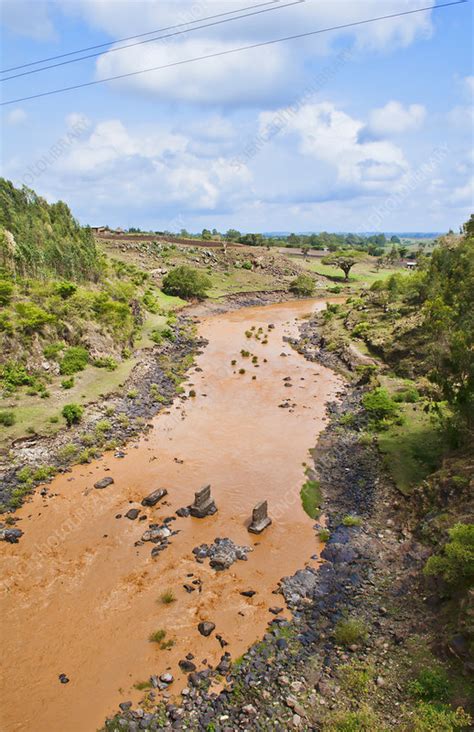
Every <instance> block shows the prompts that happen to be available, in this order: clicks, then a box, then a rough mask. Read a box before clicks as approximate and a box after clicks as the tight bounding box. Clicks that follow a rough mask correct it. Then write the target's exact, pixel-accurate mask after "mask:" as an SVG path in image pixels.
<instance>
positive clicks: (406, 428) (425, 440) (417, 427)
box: [378, 404, 442, 495]
mask: <svg viewBox="0 0 474 732" xmlns="http://www.w3.org/2000/svg"><path fill="white" fill-rule="evenodd" d="M400 406H401V414H402V417H403V424H402V425H396V424H394V425H392V426H391V427H389V428H388V429H387V430H385V431H384V432H380V433H379V435H378V444H379V448H380V451H381V452H382V454H383V456H384V461H385V463H386V465H387V468H388V470H389V471H390V472H391V474H392V477H393V479H394V481H395V483H396V485H397V488H398V489H399V491H401V493H403V494H404V495H409V494H410V493H411V492H412V490H413V488H414V487H415V486H416V485H418V484H419V483H420V482H421V481H422V480H423V479H424V478H426V477H427V476H428V475H429V474H430V473H432V472H433V471H434V470H436V468H437V467H438V465H439V464H440V461H441V456H442V439H441V435H440V432H439V430H438V429H437V427H436V425H435V424H434V423H433V421H432V419H431V418H430V416H429V415H427V414H425V412H424V411H423V410H422V409H421V408H420V407H419V406H418V405H416V404H403V405H400Z"/></svg>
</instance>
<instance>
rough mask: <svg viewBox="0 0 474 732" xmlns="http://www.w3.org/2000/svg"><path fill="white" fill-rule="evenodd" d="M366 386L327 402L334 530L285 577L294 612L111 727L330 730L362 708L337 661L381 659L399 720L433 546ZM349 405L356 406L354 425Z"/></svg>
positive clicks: (331, 360)
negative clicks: (380, 443) (378, 430)
mask: <svg viewBox="0 0 474 732" xmlns="http://www.w3.org/2000/svg"><path fill="white" fill-rule="evenodd" d="M311 335H313V344H312V345H313V348H308V341H309V336H311ZM292 345H293V346H294V347H295V348H297V349H298V350H300V352H301V353H303V354H304V355H305V356H306V358H308V359H309V360H313V361H319V362H322V363H324V364H325V365H331V367H332V368H337V370H338V371H339V372H341V371H345V372H346V373H347V371H348V364H347V362H346V361H340V360H338V359H337V356H334V355H333V354H331V353H328V352H326V351H325V350H324V344H322V343H321V341H320V338H319V336H318V334H317V331H315V330H314V323H313V324H312V325H309V324H308V323H304V324H303V325H302V327H301V329H300V338H299V339H296V340H294V341H293V342H292ZM352 366H353V365H352ZM363 393H364V386H363V385H362V384H360V383H359V384H358V383H356V382H354V381H353V382H348V383H346V385H345V387H344V389H343V393H341V394H340V401H339V402H338V403H335V402H333V403H330V404H329V405H328V415H329V424H328V426H327V427H326V429H325V430H324V431H323V432H322V433H321V435H320V437H319V439H318V442H317V445H316V447H315V449H314V451H313V460H314V471H315V475H316V476H317V477H318V479H319V481H320V486H321V490H322V495H323V505H322V508H323V512H324V515H325V517H326V520H327V527H328V529H329V532H330V536H329V540H328V541H327V544H326V546H325V549H324V551H323V553H322V558H323V559H324V560H325V562H324V563H323V564H322V565H321V566H320V567H319V568H318V569H314V568H305V569H301V570H299V571H297V572H296V574H295V575H293V576H292V577H287V578H284V579H283V580H282V581H281V584H280V590H279V591H280V592H281V593H282V594H283V595H284V597H285V600H286V602H287V605H288V607H289V608H290V609H291V611H292V619H291V620H284V619H280V618H278V617H276V618H274V619H273V620H272V622H271V623H270V624H269V626H268V631H267V633H266V634H265V635H264V637H263V639H262V641H261V642H259V643H257V644H256V645H254V646H253V647H252V648H250V649H249V650H248V651H247V652H246V653H245V654H244V656H243V657H242V658H241V659H237V662H235V661H236V659H232V661H233V662H234V663H232V662H231V659H230V658H228V657H227V656H226V655H223V656H222V658H221V663H220V665H219V666H218V667H217V669H214V670H210V669H206V670H205V671H202V672H194V673H191V674H190V675H189V677H188V686H187V688H186V689H185V690H184V691H183V694H182V697H181V698H177V699H175V700H174V703H164V702H163V703H162V704H161V705H160V706H159V707H158V708H157V707H156V706H155V707H154V710H153V711H151V710H150V699H146V698H144V699H143V703H142V704H141V706H139V707H138V708H135V709H131V708H128V709H127V708H126V707H127V705H126V706H125V711H122V712H121V713H119V714H118V715H117V716H116V717H114V718H113V719H109V720H108V722H107V723H106V726H105V728H104V729H106V730H107V731H108V732H115V730H125V731H130V732H134V731H135V730H139V729H144V730H158V729H163V728H165V729H166V728H172V729H192V730H199V731H203V732H204V731H205V730H210V729H212V730H213V731H215V732H231V731H232V730H236V729H242V730H248V729H252V730H262V731H263V730H267V729H269V728H270V727H271V728H272V729H275V730H281V732H283V731H284V730H288V729H314V730H320V729H322V728H323V725H324V724H325V722H326V720H327V718H328V714H329V715H330V714H332V713H334V712H335V711H337V710H339V709H343V710H344V711H347V710H348V709H351V706H350V700H349V706H347V702H343V703H341V696H344V695H341V694H340V682H339V680H338V678H337V670H338V668H339V667H341V666H342V665H344V664H348V663H353V662H355V663H361V664H366V663H370V664H373V666H374V667H376V668H377V669H379V668H380V669H381V671H380V672H379V675H377V676H375V677H374V679H373V682H372V689H371V702H372V704H373V706H374V708H375V710H376V711H379V710H380V712H381V714H382V715H383V721H384V723H385V724H389V725H390V729H391V728H395V727H397V726H398V725H399V723H400V705H401V704H402V703H403V693H402V691H403V689H402V686H401V685H400V683H399V678H398V673H399V669H398V668H397V663H396V662H395V661H394V660H393V659H394V658H395V659H397V658H398V657H399V663H400V665H403V657H404V654H405V653H406V651H405V644H406V643H407V642H408V640H409V638H410V636H413V635H414V634H417V633H418V634H423V633H425V634H426V632H427V628H428V627H429V622H430V619H431V618H430V611H429V608H427V607H426V603H425V602H424V601H423V595H422V591H423V588H422V584H421V572H420V570H421V567H422V565H423V563H424V561H425V559H426V549H425V548H424V547H423V546H421V545H420V544H419V543H418V542H417V541H416V539H415V538H414V536H413V535H412V533H411V531H410V528H409V516H408V513H407V511H406V507H405V506H404V505H403V503H401V499H400V495H399V493H398V492H397V491H396V489H395V488H394V486H393V485H392V483H391V481H390V480H389V478H388V477H387V475H386V473H385V471H384V469H383V466H382V463H381V459H380V455H379V453H378V451H377V448H376V446H375V445H374V443H372V442H367V441H366V440H362V439H361V434H362V432H363V430H364V427H365V416H364V413H363V409H362V408H361V397H362V395H363ZM349 414H350V415H355V418H354V417H352V418H351V420H350V424H349V423H348V422H349V421H348V420H347V415H349ZM347 516H356V517H357V518H358V520H359V525H355V526H347V525H345V522H344V518H345V517H347ZM318 528H319V524H318V523H316V524H315V532H317V531H318ZM316 541H317V539H316V537H315V545H316ZM346 617H350V618H353V617H356V618H357V619H359V620H360V621H361V622H363V624H364V626H365V628H366V629H367V638H366V640H365V641H364V642H361V643H355V644H353V645H351V646H350V647H349V648H347V647H341V646H340V645H338V644H337V643H336V641H335V637H334V630H335V628H336V626H337V624H338V622H339V621H341V620H342V619H344V618H346ZM223 677H224V679H225V681H226V688H225V689H224V690H223V691H221V692H220V693H216V692H215V691H214V690H213V688H215V687H214V684H215V681H216V679H217V680H222V679H223ZM151 701H152V702H153V695H152V700H151ZM155 704H156V702H155Z"/></svg>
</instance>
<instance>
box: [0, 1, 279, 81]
mask: <svg viewBox="0 0 474 732" xmlns="http://www.w3.org/2000/svg"><path fill="white" fill-rule="evenodd" d="M277 2H280V0H269V2H265V3H259V4H258V5H248V6H246V7H245V8H239V9H237V10H228V11H227V12H225V13H217V14H216V15H208V16H206V17H205V18H196V20H189V21H187V22H186V23H178V24H177V25H168V26H166V28H156V29H155V30H152V31H147V32H146V33H140V34H138V35H136V36H127V38H117V39H115V41H107V42H106V43H99V44H98V45H96V46H87V47H86V48H78V49H77V51H69V52H68V53H60V54H59V55H58V56H49V58H42V59H39V60H38V61H30V62H29V63H27V64H22V65H21V66H10V68H8V69H2V70H1V71H0V74H6V73H7V72H8V71H17V70H18V69H26V68H27V67H28V66H37V65H38V64H45V63H47V62H48V61H56V60H57V59H58V58H66V56H74V55H75V54H76V53H84V52H85V51H95V50H96V49H97V48H104V47H105V46H113V45H114V44H115V43H125V41H133V40H134V39H135V38H144V37H145V36H151V35H153V33H163V32H164V31H168V30H174V29H175V28H182V27H183V26H185V25H190V24H191V23H200V22H201V21H203V20H214V18H221V17H222V16H224V15H231V14H232V13H240V12H243V11H244V10H253V9H255V8H262V7H264V6H265V5H273V4H274V3H277Z"/></svg>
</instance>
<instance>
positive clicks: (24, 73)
mask: <svg viewBox="0 0 474 732" xmlns="http://www.w3.org/2000/svg"><path fill="white" fill-rule="evenodd" d="M304 2H306V0H293V2H290V3H285V5H275V4H273V7H271V8H265V9H264V10H255V11H254V12H252V13H245V14H244V15H237V16H236V17H235V18H226V19H225V20H215V21H214V22H213V23H206V24H205V25H197V26H196V27H194V28H187V29H186V30H180V31H175V32H174V33H168V34H167V35H165V36H157V37H155V38H147V39H146V40H144V41H137V42H136V43H129V44H128V45H127V46H120V47H119V48H109V49H108V50H107V51H98V52H96V53H90V54H88V55H87V56H79V58H71V59H69V60H67V61H60V62H59V63H57V64H50V65H49V66H42V67H41V68H40V69H30V70H29V71H22V72H21V73H20V74H14V75H13V76H7V77H5V78H3V79H0V82H2V81H10V80H11V79H18V78H19V77H21V76H29V75H30V74H38V73H40V72H41V71H47V70H48V69H55V68H57V67H58V66H66V65H67V64H74V63H76V62H77V61H85V60H86V59H89V58H96V57H97V56H104V55H105V54H106V53H115V52H116V51H123V50H125V49H127V48H134V47H135V46H141V45H143V44H145V43H152V42H154V41H161V40H164V39H165V38H172V37H173V36H179V35H182V34H183V33H191V32H192V31H197V30H201V29H202V28H211V27H212V26H215V25H222V24H223V23H232V22H233V21H234V20H241V19H242V18H249V17H251V16H252V15H261V14H262V13H271V12H272V11H274V10H282V8H288V7H291V6H292V5H300V4H301V3H304ZM265 4H266V5H268V3H265ZM245 9H246V8H243V10H245ZM232 12H234V13H236V12H237V11H236V10H234V11H232ZM195 22H197V21H195Z"/></svg>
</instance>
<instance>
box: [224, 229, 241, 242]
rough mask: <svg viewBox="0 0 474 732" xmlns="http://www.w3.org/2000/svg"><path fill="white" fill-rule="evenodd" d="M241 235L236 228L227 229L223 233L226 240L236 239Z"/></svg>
mask: <svg viewBox="0 0 474 732" xmlns="http://www.w3.org/2000/svg"><path fill="white" fill-rule="evenodd" d="M241 236H242V234H241V233H240V231H237V229H228V230H227V231H226V233H225V234H224V238H225V239H227V241H238V240H239V239H240V237H241Z"/></svg>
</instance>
